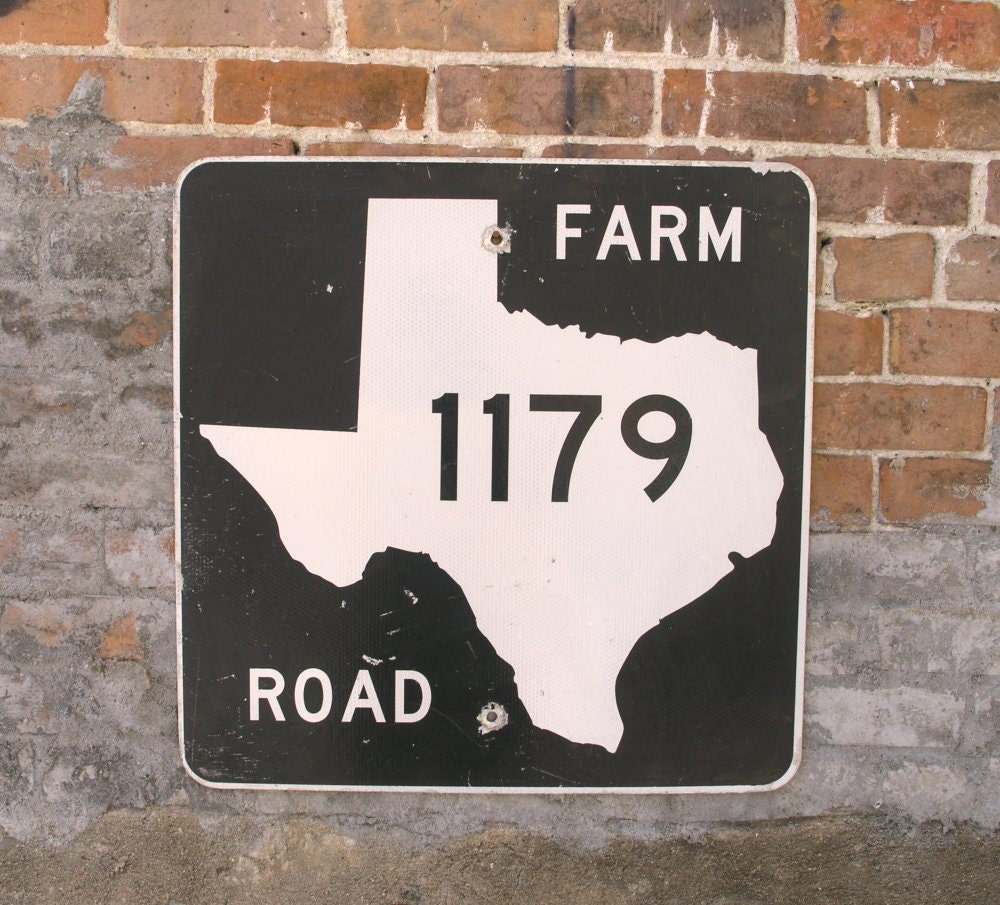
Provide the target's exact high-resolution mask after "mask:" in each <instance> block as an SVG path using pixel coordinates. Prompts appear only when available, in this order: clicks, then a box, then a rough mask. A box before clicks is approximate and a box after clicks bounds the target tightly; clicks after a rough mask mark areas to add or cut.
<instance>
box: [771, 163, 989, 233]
mask: <svg viewBox="0 0 1000 905" xmlns="http://www.w3.org/2000/svg"><path fill="white" fill-rule="evenodd" d="M782 159H783V160H785V161H786V162H788V163H791V164H794V165H795V166H797V167H798V168H799V169H800V170H802V171H803V172H804V173H805V174H806V175H807V176H808V177H809V178H810V179H811V180H812V183H813V185H814V186H815V188H816V204H817V215H818V216H819V219H820V220H836V221H840V222H845V223H866V222H869V220H870V219H872V218H878V217H879V216H881V218H882V219H884V220H885V222H887V223H904V224H907V225H911V226H949V225H954V224H964V223H965V222H966V221H967V220H968V206H969V183H970V178H971V169H972V168H971V167H970V166H969V165H968V164H965V163H937V162H931V161H923V160H864V159H858V158H850V157H786V158H782Z"/></svg>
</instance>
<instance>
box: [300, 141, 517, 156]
mask: <svg viewBox="0 0 1000 905" xmlns="http://www.w3.org/2000/svg"><path fill="white" fill-rule="evenodd" d="M305 153H306V154H307V155H308V156H310V157H522V156H524V151H523V150H522V149H521V148H466V147H464V146H463V145H418V144H391V145H390V144H381V143H379V142H376V141H321V142H318V143H317V144H314V145H309V147H307V148H306V149H305Z"/></svg>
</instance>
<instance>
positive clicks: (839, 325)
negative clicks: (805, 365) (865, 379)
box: [815, 311, 882, 374]
mask: <svg viewBox="0 0 1000 905" xmlns="http://www.w3.org/2000/svg"><path fill="white" fill-rule="evenodd" d="M815 370H816V373H817V374H878V373H880V372H881V371H882V318H881V316H880V315H874V316H870V317H854V316H853V315H851V314H841V313H840V312H839V311H817V312H816V356H815Z"/></svg>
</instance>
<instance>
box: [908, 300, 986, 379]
mask: <svg viewBox="0 0 1000 905" xmlns="http://www.w3.org/2000/svg"><path fill="white" fill-rule="evenodd" d="M890 325H891V334H890V335H891V361H892V370H893V371H894V372H895V373H898V374H926V375H930V376H942V377H1000V312H989V311H956V310H955V309H951V308H907V309H903V310H899V311H893V312H892V314H891V316H890Z"/></svg>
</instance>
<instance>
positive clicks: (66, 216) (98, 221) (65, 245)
mask: <svg viewBox="0 0 1000 905" xmlns="http://www.w3.org/2000/svg"><path fill="white" fill-rule="evenodd" d="M49 255H50V257H51V268H52V273H53V274H54V275H55V276H57V277H61V278H63V279H92V280H116V279H126V278H128V277H139V276H143V275H144V274H147V273H149V271H150V270H151V269H152V267H153V261H152V248H151V245H150V240H149V218H148V216H147V215H146V214H138V213H125V212H122V211H114V210H107V209H104V208H102V209H100V210H99V211H94V212H91V211H88V210H86V209H81V208H80V207H76V208H74V210H73V211H72V212H71V213H70V212H64V213H59V214H56V215H55V216H54V217H53V218H52V222H51V224H50V229H49Z"/></svg>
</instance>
